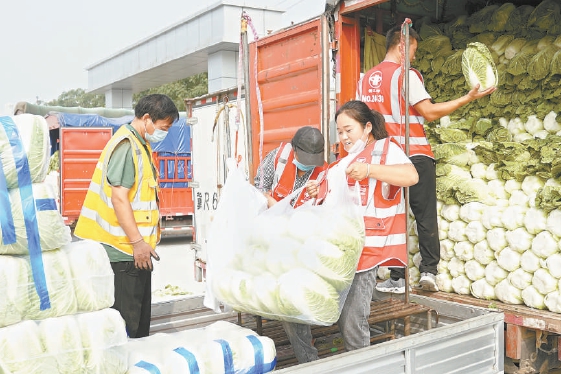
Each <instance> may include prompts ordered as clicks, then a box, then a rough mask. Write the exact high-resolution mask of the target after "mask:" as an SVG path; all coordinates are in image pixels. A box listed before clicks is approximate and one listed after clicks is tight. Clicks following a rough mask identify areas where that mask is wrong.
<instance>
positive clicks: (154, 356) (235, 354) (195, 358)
mask: <svg viewBox="0 0 561 374" xmlns="http://www.w3.org/2000/svg"><path fill="white" fill-rule="evenodd" d="M125 351H126V352H127V354H128V357H129V361H128V371H127V374H153V373H160V374H189V373H191V374H194V373H197V374H199V373H200V374H205V373H207V374H220V373H232V374H234V373H268V372H270V371H272V370H273V369H274V368H275V365H276V350H275V344H274V342H273V340H272V339H270V338H268V337H263V336H259V335H257V334H256V333H255V332H253V331H252V330H250V329H246V328H243V327H240V326H238V325H236V324H233V323H229V322H225V321H219V322H215V323H213V324H211V325H209V326H207V327H203V328H199V329H192V330H184V331H180V332H175V333H168V334H161V333H158V334H154V335H151V336H148V337H146V338H141V339H130V341H129V343H128V344H127V345H126V346H125Z"/></svg>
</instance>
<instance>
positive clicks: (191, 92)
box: [132, 73, 208, 111]
mask: <svg viewBox="0 0 561 374" xmlns="http://www.w3.org/2000/svg"><path fill="white" fill-rule="evenodd" d="M154 93H159V94H164V95H168V96H169V97H170V98H171V99H172V100H173V102H174V103H175V105H176V106H177V108H178V109H179V111H184V110H185V102H184V100H185V99H186V98H193V97H197V96H201V95H204V94H206V93H208V75H207V73H201V74H197V75H193V76H191V77H189V78H185V79H181V80H178V81H176V82H172V83H167V84H164V85H161V86H159V87H154V88H150V89H148V90H145V91H142V92H139V93H137V94H134V95H133V97H132V101H133V106H134V105H135V104H136V103H137V102H138V100H140V98H141V97H142V96H146V95H149V94H154Z"/></svg>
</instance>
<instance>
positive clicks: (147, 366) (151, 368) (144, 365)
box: [134, 361, 162, 374]
mask: <svg viewBox="0 0 561 374" xmlns="http://www.w3.org/2000/svg"><path fill="white" fill-rule="evenodd" d="M134 366H137V367H139V368H142V369H144V370H146V371H147V372H149V373H152V374H162V373H161V372H160V369H158V368H157V367H156V365H154V364H151V363H149V362H146V361H138V362H137V363H136V364H134Z"/></svg>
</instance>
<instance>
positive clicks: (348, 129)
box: [337, 112, 372, 151]
mask: <svg viewBox="0 0 561 374" xmlns="http://www.w3.org/2000/svg"><path fill="white" fill-rule="evenodd" d="M370 131H372V125H371V124H370V122H368V123H366V128H365V127H363V126H362V125H361V124H360V122H358V121H357V120H356V119H354V118H351V117H349V116H348V115H347V113H345V112H343V113H341V114H339V116H337V135H339V141H340V142H341V144H342V145H343V147H344V148H345V150H346V151H348V150H349V149H351V148H352V146H353V145H354V144H355V143H356V142H357V140H359V139H362V140H363V141H364V142H366V141H367V140H368V134H369V133H370ZM365 134H367V135H366V137H365Z"/></svg>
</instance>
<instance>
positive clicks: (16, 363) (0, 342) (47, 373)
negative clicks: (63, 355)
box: [0, 321, 79, 374]
mask: <svg viewBox="0 0 561 374" xmlns="http://www.w3.org/2000/svg"><path fill="white" fill-rule="evenodd" d="M78 348H79V347H78ZM0 350H1V352H2V354H1V358H0V363H1V364H2V369H4V368H5V370H8V373H26V374H54V373H58V372H59V371H58V368H57V363H56V360H55V358H54V357H52V356H48V355H45V351H44V349H43V345H42V344H41V338H40V334H39V327H38V326H37V323H35V321H23V322H20V323H17V324H15V325H12V326H8V327H4V328H2V329H0ZM5 370H2V372H3V373H4V372H5ZM75 372H76V371H75Z"/></svg>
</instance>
